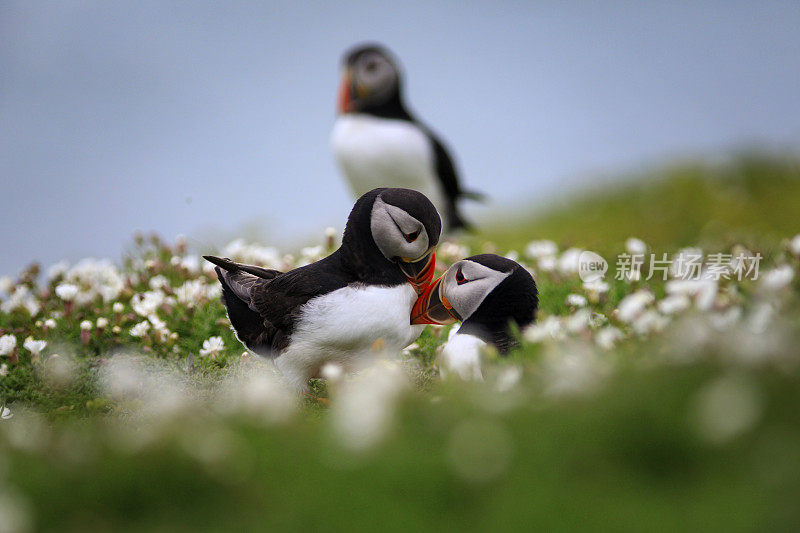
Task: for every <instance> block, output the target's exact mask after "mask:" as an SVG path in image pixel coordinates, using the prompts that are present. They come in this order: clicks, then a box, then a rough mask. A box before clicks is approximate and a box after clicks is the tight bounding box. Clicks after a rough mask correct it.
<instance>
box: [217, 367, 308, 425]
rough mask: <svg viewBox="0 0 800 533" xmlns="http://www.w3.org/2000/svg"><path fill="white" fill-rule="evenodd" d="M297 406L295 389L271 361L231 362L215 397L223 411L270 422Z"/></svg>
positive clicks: (295, 409) (280, 417)
mask: <svg viewBox="0 0 800 533" xmlns="http://www.w3.org/2000/svg"><path fill="white" fill-rule="evenodd" d="M297 407H298V397H297V393H296V391H294V390H293V389H292V388H291V387H289V385H288V383H287V382H286V380H285V379H284V378H283V376H281V375H280V373H279V372H278V371H277V369H276V368H275V366H274V365H273V364H272V363H271V362H267V361H261V360H247V361H246V362H240V363H238V364H235V365H232V366H231V371H230V374H228V377H227V378H226V379H225V380H224V381H223V383H222V387H221V394H220V395H219V398H218V401H217V408H218V409H219V410H220V411H222V412H223V413H226V414H236V413H241V414H245V415H248V416H251V417H253V418H255V419H258V420H261V421H263V422H266V423H270V424H274V423H279V422H282V421H284V420H287V419H288V418H289V417H291V416H292V415H293V414H294V413H295V412H296V411H297Z"/></svg>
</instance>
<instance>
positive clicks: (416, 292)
mask: <svg viewBox="0 0 800 533" xmlns="http://www.w3.org/2000/svg"><path fill="white" fill-rule="evenodd" d="M441 230H442V223H441V219H440V216H439V213H438V212H437V211H436V208H435V207H434V205H433V204H432V203H431V201H430V200H429V199H428V198H426V197H425V195H423V194H422V193H420V192H418V191H414V190H410V189H401V188H379V189H374V190H372V191H369V192H367V193H366V194H364V195H363V196H361V198H359V199H358V201H356V203H355V206H354V207H353V209H352V211H351V212H350V215H349V217H348V220H347V225H346V227H345V230H344V235H343V237H342V244H341V246H340V247H339V249H338V250H336V251H335V252H333V253H332V254H331V255H329V256H328V257H326V258H324V259H321V260H320V261H317V262H316V263H312V264H310V265H306V266H304V267H300V268H297V269H294V270H291V271H289V272H286V273H281V272H279V271H277V270H270V269H265V268H261V267H258V266H252V265H243V264H238V263H234V262H233V261H230V260H228V259H222V258H219V257H213V256H204V257H205V259H207V260H208V261H210V262H212V263H214V264H215V265H216V273H217V277H218V278H219V281H220V283H221V284H222V302H223V304H224V305H225V307H226V309H227V312H228V317H229V319H230V322H231V325H232V327H233V329H234V331H235V332H236V336H237V338H238V339H239V341H241V342H242V344H244V345H245V346H246V347H247V349H248V350H250V351H251V352H253V353H255V354H257V355H260V356H263V357H267V358H271V359H273V360H274V362H275V365H276V366H277V368H278V369H279V370H280V372H281V373H282V374H283V375H284V376H285V377H286V379H287V380H288V381H289V382H290V383H291V384H292V385H293V386H295V387H296V388H298V389H300V390H307V388H308V380H309V378H312V377H315V376H317V375H319V371H320V369H321V368H322V366H323V365H324V364H325V363H328V362H333V363H337V364H340V365H342V366H343V367H344V368H345V369H353V368H356V367H357V366H358V365H359V364H360V363H361V362H363V361H364V359H365V358H369V357H371V356H374V347H375V345H376V343H378V342H379V340H382V342H381V344H382V346H383V348H384V349H385V350H387V351H388V352H389V353H396V352H399V351H400V350H401V349H402V348H404V347H405V346H408V345H409V344H411V343H412V342H413V341H414V340H415V339H416V338H417V337H419V335H420V334H421V333H422V329H423V328H424V327H425V324H429V323H430V324H451V323H453V322H455V321H459V320H460V321H463V324H462V326H461V328H460V329H459V331H458V334H457V335H456V336H455V338H454V339H453V340H451V341H450V342H449V343H448V347H449V346H450V344H452V343H453V342H454V340H456V345H454V347H457V345H458V344H460V343H464V341H465V340H466V341H467V342H466V343H465V344H468V345H469V346H472V347H473V348H474V349H476V350H477V347H478V346H480V345H481V343H490V344H494V345H496V346H497V347H498V349H500V351H505V350H507V349H508V348H509V347H510V345H511V343H512V337H511V335H510V331H509V323H510V322H511V321H514V322H516V323H517V325H519V326H520V327H522V326H525V325H526V324H528V323H530V322H532V321H533V320H534V317H535V311H536V306H537V304H538V297H537V290H536V284H535V283H534V281H533V278H532V277H531V275H530V274H529V273H528V272H527V271H526V270H525V269H524V268H522V267H521V266H520V265H518V264H517V263H515V262H513V261H510V260H508V259H505V258H502V257H499V256H494V255H478V256H474V257H471V258H468V259H464V260H462V261H459V262H458V263H456V264H454V265H453V266H452V267H451V268H450V269H448V271H447V272H446V273H445V274H444V275H443V276H442V277H441V278H439V279H438V280H437V281H435V282H433V283H431V282H432V280H433V272H434V267H435V264H436V255H435V253H434V249H435V247H436V245H437V244H438V242H439V236H440V234H441ZM458 338H460V339H459V340H457V339H458ZM447 349H448V348H447V347H446V348H445V351H447Z"/></svg>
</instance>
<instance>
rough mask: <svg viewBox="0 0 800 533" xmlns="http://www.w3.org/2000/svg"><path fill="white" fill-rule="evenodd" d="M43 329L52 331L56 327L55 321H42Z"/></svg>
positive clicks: (50, 319) (49, 319)
mask: <svg viewBox="0 0 800 533" xmlns="http://www.w3.org/2000/svg"><path fill="white" fill-rule="evenodd" d="M44 327H46V328H47V329H53V328H55V327H56V321H55V320H54V319H52V318H48V319H47V320H45V321H44Z"/></svg>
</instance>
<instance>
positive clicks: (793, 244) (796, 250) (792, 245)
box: [789, 234, 800, 257]
mask: <svg viewBox="0 0 800 533" xmlns="http://www.w3.org/2000/svg"><path fill="white" fill-rule="evenodd" d="M789 251H790V252H792V253H793V254H794V255H795V256H797V257H800V234H797V235H795V236H794V237H793V238H792V240H791V241H789Z"/></svg>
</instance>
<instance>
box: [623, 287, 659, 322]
mask: <svg viewBox="0 0 800 533" xmlns="http://www.w3.org/2000/svg"><path fill="white" fill-rule="evenodd" d="M653 299H654V298H653V293H651V292H650V291H647V290H644V289H641V290H638V291H636V292H634V293H632V294H629V295H628V296H626V297H625V298H623V299H622V301H621V302H620V303H619V306H618V307H617V313H618V314H617V318H619V319H620V320H621V321H622V322H627V323H630V322H632V321H633V320H634V319H635V318H636V317H637V316H639V315H640V314H641V313H642V312H643V311H644V309H645V308H646V307H647V306H648V305H649V304H651V303H652V302H653Z"/></svg>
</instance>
